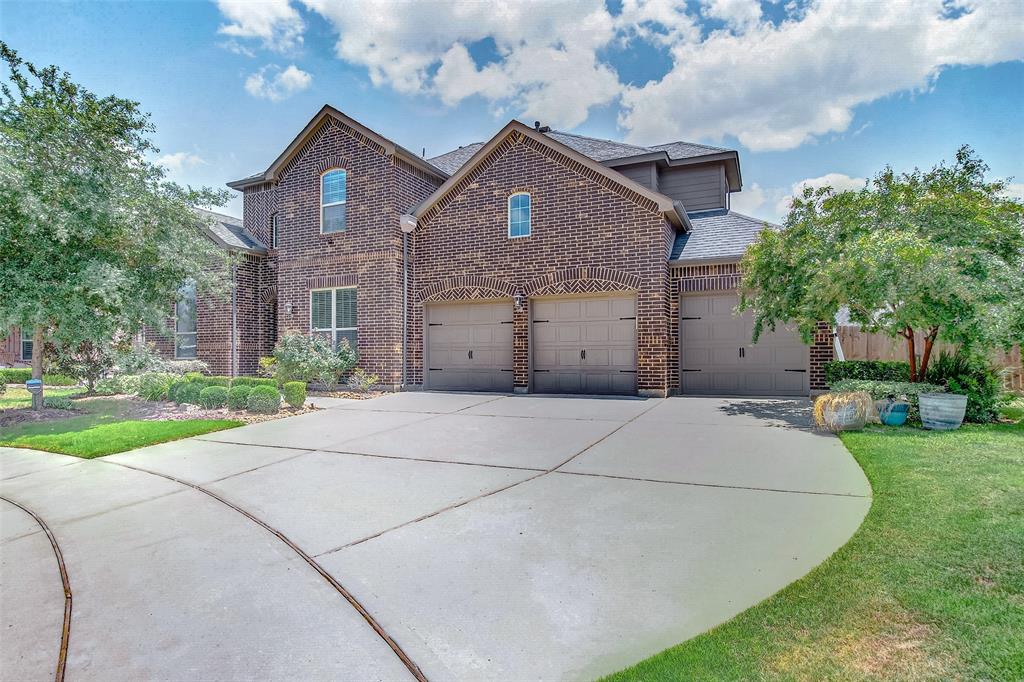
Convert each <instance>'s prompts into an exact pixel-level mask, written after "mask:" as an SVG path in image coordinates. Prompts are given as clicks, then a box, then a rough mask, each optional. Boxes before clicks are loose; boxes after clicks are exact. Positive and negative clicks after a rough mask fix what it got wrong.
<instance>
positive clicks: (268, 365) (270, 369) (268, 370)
mask: <svg viewBox="0 0 1024 682" xmlns="http://www.w3.org/2000/svg"><path fill="white" fill-rule="evenodd" d="M276 374H277V358H275V357H273V356H270V357H263V358H260V376H264V377H273V376H275V375H276Z"/></svg>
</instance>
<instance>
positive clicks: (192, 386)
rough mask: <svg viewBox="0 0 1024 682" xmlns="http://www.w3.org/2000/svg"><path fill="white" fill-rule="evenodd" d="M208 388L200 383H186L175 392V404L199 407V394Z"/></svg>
mask: <svg viewBox="0 0 1024 682" xmlns="http://www.w3.org/2000/svg"><path fill="white" fill-rule="evenodd" d="M204 388H206V387H205V386H203V385H202V384H201V383H199V382H198V381H186V382H185V383H184V384H182V385H181V386H178V388H177V390H175V391H174V402H176V403H178V404H187V405H198V404H199V394H200V393H202V392H203V389H204Z"/></svg>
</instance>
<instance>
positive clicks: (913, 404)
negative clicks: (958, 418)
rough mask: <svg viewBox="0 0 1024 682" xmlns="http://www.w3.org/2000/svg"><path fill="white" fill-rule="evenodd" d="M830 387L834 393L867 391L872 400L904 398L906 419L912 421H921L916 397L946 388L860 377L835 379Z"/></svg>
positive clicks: (942, 390) (943, 390)
mask: <svg viewBox="0 0 1024 682" xmlns="http://www.w3.org/2000/svg"><path fill="white" fill-rule="evenodd" d="M830 388H831V389H832V391H833V392H834V393H845V392H847V391H867V392H868V393H870V394H871V398H872V399H874V400H884V399H885V398H888V397H889V396H895V397H896V398H897V399H900V400H906V401H907V402H908V403H910V410H909V411H908V412H907V419H908V420H909V421H913V422H919V421H921V416H920V413H919V412H918V409H917V397H918V396H919V395H920V394H922V393H945V391H946V389H945V387H943V386H939V385H937V384H922V383H914V384H912V383H909V382H905V381H866V380H862V379H846V380H844V381H837V382H836V383H835V384H833V385H831V386H830Z"/></svg>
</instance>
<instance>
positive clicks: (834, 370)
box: [825, 360, 910, 386]
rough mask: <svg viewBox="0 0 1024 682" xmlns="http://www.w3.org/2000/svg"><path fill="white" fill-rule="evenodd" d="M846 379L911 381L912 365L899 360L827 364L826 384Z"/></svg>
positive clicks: (846, 361) (851, 361)
mask: <svg viewBox="0 0 1024 682" xmlns="http://www.w3.org/2000/svg"><path fill="white" fill-rule="evenodd" d="M844 379H867V380H869V381H910V365H908V364H907V363H906V362H903V361H901V360H900V361H897V360H835V361H833V362H826V363H825V383H827V384H828V385H829V386H831V385H832V384H833V383H835V382H837V381H843V380H844Z"/></svg>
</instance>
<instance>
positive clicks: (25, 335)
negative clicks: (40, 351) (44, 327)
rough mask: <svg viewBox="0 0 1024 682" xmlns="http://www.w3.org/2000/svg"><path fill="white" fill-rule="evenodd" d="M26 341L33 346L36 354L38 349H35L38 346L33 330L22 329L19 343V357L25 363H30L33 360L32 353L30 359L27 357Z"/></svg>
mask: <svg viewBox="0 0 1024 682" xmlns="http://www.w3.org/2000/svg"><path fill="white" fill-rule="evenodd" d="M26 341H27V342H28V343H31V344H32V353H35V352H36V347H35V346H36V339H35V333H34V331H33V330H32V329H22V330H21V339H20V341H19V342H18V356H19V358H20V359H21V360H23V361H25V362H29V361H30V360H31V359H32V353H29V354H28V357H25V342H26Z"/></svg>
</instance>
